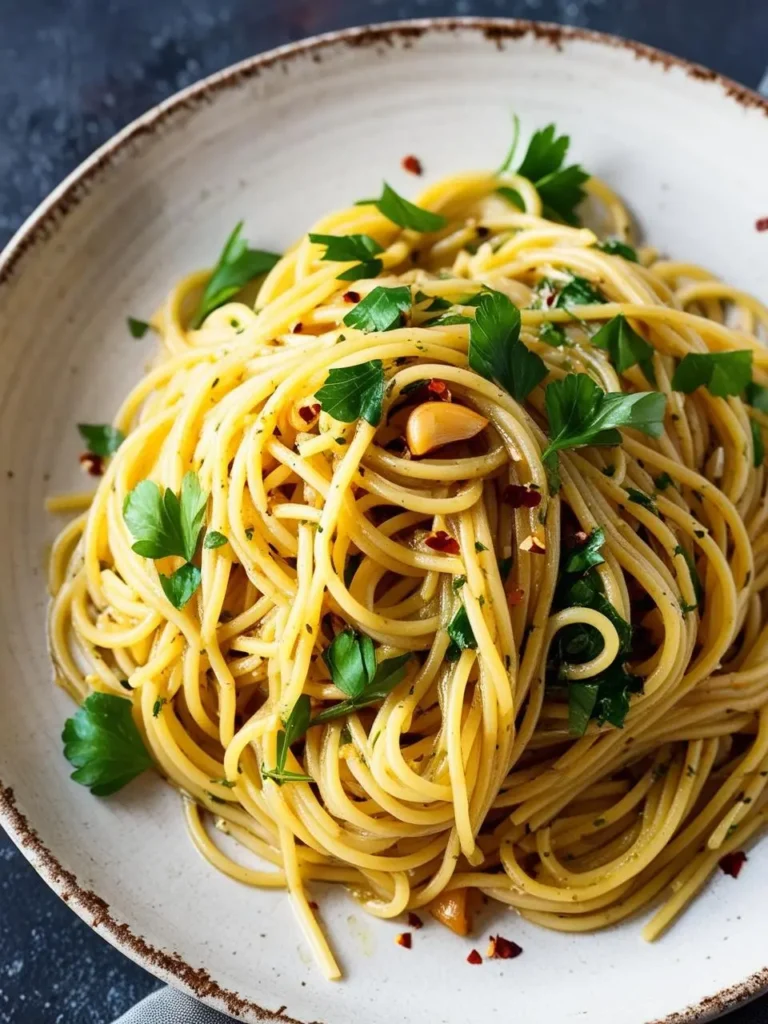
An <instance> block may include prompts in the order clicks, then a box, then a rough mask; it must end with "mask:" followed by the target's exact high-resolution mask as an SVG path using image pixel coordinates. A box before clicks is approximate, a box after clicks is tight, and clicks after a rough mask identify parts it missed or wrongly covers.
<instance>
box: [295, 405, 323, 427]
mask: <svg viewBox="0 0 768 1024" xmlns="http://www.w3.org/2000/svg"><path fill="white" fill-rule="evenodd" d="M320 408H321V406H320V403H319V402H314V403H313V404H312V405H300V406H299V416H301V418H302V419H303V420H304V422H305V423H311V422H312V420H313V419H314V418H315V417H316V416H317V415H318V413H319V412H320Z"/></svg>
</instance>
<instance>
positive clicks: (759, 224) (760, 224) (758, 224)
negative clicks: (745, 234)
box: [755, 217, 768, 231]
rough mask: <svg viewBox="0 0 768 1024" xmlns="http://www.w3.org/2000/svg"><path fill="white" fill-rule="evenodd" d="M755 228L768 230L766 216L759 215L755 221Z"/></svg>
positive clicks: (767, 218)
mask: <svg viewBox="0 0 768 1024" xmlns="http://www.w3.org/2000/svg"><path fill="white" fill-rule="evenodd" d="M755 228H756V229H757V230H758V231H768V217H760V218H759V219H758V220H757V221H755Z"/></svg>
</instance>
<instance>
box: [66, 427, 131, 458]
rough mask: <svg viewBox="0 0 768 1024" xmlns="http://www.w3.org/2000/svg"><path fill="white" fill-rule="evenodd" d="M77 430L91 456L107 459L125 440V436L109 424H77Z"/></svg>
mask: <svg viewBox="0 0 768 1024" xmlns="http://www.w3.org/2000/svg"><path fill="white" fill-rule="evenodd" d="M77 429H78V430H79V431H80V436H81V437H82V439H83V440H84V441H85V446H86V448H87V449H88V451H89V452H90V453H91V455H99V456H101V458H103V459H108V458H109V456H110V455H114V454H115V452H116V451H117V449H118V448H119V447H120V445H121V444H122V443H123V441H124V440H125V434H124V433H123V432H122V430H118V429H117V427H113V426H112V425H111V424H110V423H78V424H77Z"/></svg>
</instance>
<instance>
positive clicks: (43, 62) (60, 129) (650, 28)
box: [0, 0, 768, 1024]
mask: <svg viewBox="0 0 768 1024" xmlns="http://www.w3.org/2000/svg"><path fill="white" fill-rule="evenodd" d="M438 14H486V15H508V16H516V17H523V18H538V19H542V20H550V21H558V22H563V23H566V24H573V25H582V26H586V27H589V28H595V29H601V30H603V31H607V32H615V33H618V34H620V35H625V36H629V37H632V38H634V39H639V40H642V41H643V42H646V43H651V44H653V45H655V46H659V47H661V48H663V49H666V50H670V51H672V52H674V53H677V54H679V55H680V56H683V57H688V58H691V59H693V60H696V61H699V62H700V63H702V64H707V65H708V66H710V67H712V68H715V70H717V71H721V72H723V73H725V74H726V75H729V76H730V77H732V78H735V79H737V80H738V81H741V82H744V83H745V84H747V85H750V86H753V87H756V86H757V85H758V83H759V82H760V81H761V79H762V77H763V74H764V72H765V69H766V65H768V2H767V0H484V2H482V0H477V2H473V0H454V2H452V3H449V2H438V0H403V2H394V0H0V246H2V245H3V244H4V243H5V242H6V241H7V239H8V238H9V237H10V234H11V233H12V232H13V231H14V230H15V229H16V228H17V227H18V225H19V224H20V223H21V221H22V219H23V218H24V217H25V216H26V215H27V214H28V213H30V211H31V210H33V209H34V208H35V206H37V204H38V203H39V202H40V200H41V199H42V198H43V197H44V196H45V195H46V194H47V193H48V192H49V191H50V190H51V188H53V186H54V185H56V184H57V182H59V181H60V180H61V178H62V177H64V175H65V174H67V173H68V172H69V171H71V170H72V169H73V168H74V167H75V166H76V165H77V164H78V163H79V162H80V161H81V160H82V159H83V158H84V157H86V156H87V155H88V154H89V153H91V152H92V150H93V149H94V148H95V147H96V146H98V145H100V144H101V143H102V142H104V141H105V140H106V139H107V138H109V136H110V135H112V134H113V133H114V132H116V131H117V130H118V128H121V127H122V126H123V125H124V124H126V123H127V122H128V121H130V120H132V119H133V118H134V117H136V116H137V115H138V114H141V113H142V112H143V111H145V110H146V109H147V108H149V107H151V106H153V105H154V104H155V103H157V102H158V101H160V100H162V99H165V97H166V96H169V95H170V94H171V93H173V92H175V91H176V90H177V89H180V88H182V87H183V86H185V85H188V84H189V83H190V82H193V81H195V80H196V79H198V78H200V77H202V76H203V75H207V74H209V73H210V72H212V71H216V70H218V69H219V68H221V67H223V66H225V65H226V64H229V63H231V62H233V61H236V60H240V59H241V58H243V57H247V56H249V55H251V54H253V53H258V52H259V51H260V50H265V49H268V48H269V47H272V46H276V45H278V44H279V43H286V42H290V41H291V40H294V39H300V38H302V37H303V36H307V35H312V34H314V33H316V32H324V31H327V30H329V29H334V28H340V27H342V26H345V25H354V24H360V23H363V22H371V21H383V20H386V19H390V18H406V17H419V16H422V17H423V16H428V15H438ZM766 174H767V175H768V170H767V171H766ZM767 180H768V179H767ZM766 946H767V948H768V943H766ZM649 980H651V979H649ZM157 984H158V983H157V982H156V981H155V980H154V979H153V978H152V977H150V975H148V974H146V973H145V972H144V971H143V970H142V969H141V968H140V967H136V966H135V965H134V964H132V963H130V962H129V961H128V960H126V959H125V958H124V957H123V956H122V954H120V953H118V952H116V951H115V950H113V949H112V948H111V947H110V946H108V945H107V944H106V943H105V942H104V941H102V939H100V938H99V937H98V936H96V935H95V934H94V933H92V932H91V931H90V930H89V929H88V928H87V927H86V925H85V924H83V923H82V922H81V921H80V920H78V919H77V918H76V917H75V915H74V914H73V913H72V912H71V911H70V910H68V909H67V907H66V906H65V905H64V904H63V903H61V902H60V901H59V900H58V898H57V897H56V896H54V894H53V893H52V892H50V891H49V890H48V889H47V888H46V886H45V884H44V883H43V882H42V881H41V880H40V879H38V878H37V876H36V875H35V874H34V872H33V870H32V868H30V867H29V865H28V864H27V863H26V862H25V861H24V860H23V858H22V857H21V855H20V854H19V853H18V852H17V851H16V849H15V847H14V846H13V845H12V844H11V843H10V841H9V840H7V839H6V838H5V837H4V836H2V834H0V1024H54V1022H55V1024H107V1022H108V1021H111V1020H112V1019H113V1018H114V1017H115V1016H117V1015H118V1014H120V1013H122V1012H123V1011H124V1010H125V1009H127V1007H129V1006H130V1005H131V1004H132V1003H134V1002H135V1001H136V1000H137V999H139V998H141V997H142V996H144V995H146V994H147V993H148V992H150V991H151V990H152V989H154V988H156V987H157ZM729 1020H731V1021H732V1022H733V1024H758V1022H760V1021H762V1022H766V1021H768V997H767V998H766V1000H761V1001H760V1003H759V1004H754V1005H753V1006H752V1007H746V1008H744V1009H743V1010H741V1011H739V1012H737V1013H736V1014H734V1015H733V1016H732V1017H731V1018H729ZM521 1024H525V1022H521ZM553 1024H557V1022H553ZM618 1024H620V1021H619V1022H618Z"/></svg>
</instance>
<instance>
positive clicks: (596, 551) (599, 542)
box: [565, 526, 605, 573]
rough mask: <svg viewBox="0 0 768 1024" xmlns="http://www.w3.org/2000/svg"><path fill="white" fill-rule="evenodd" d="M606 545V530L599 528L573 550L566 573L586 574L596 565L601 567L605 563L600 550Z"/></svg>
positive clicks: (569, 555)
mask: <svg viewBox="0 0 768 1024" xmlns="http://www.w3.org/2000/svg"><path fill="white" fill-rule="evenodd" d="M603 544H605V530H603V528H602V527H601V526H598V527H597V529H596V530H593V531H592V533H590V535H589V536H588V537H587V539H586V540H585V541H584V542H583V543H582V544H579V545H578V546H577V547H575V548H572V549H571V551H570V552H569V554H568V559H567V561H566V563H565V571H566V572H571V573H577V572H579V573H580V572H586V571H587V569H591V568H592V567H593V566H594V565H600V564H601V563H602V562H604V561H605V559H604V558H603V556H602V555H601V554H600V548H601V547H602V546H603Z"/></svg>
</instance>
